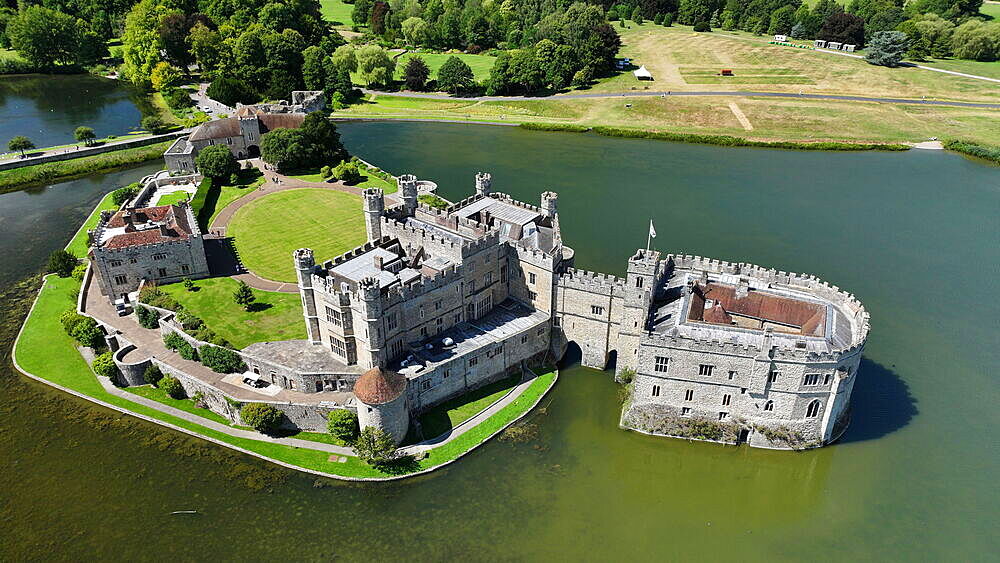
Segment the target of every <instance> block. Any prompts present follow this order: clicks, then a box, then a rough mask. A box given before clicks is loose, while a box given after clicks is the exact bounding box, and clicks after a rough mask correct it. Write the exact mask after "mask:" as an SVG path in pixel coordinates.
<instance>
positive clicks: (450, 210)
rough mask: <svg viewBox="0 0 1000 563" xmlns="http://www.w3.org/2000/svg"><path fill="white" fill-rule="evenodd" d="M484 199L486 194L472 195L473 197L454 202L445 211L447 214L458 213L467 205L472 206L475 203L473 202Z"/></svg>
mask: <svg viewBox="0 0 1000 563" xmlns="http://www.w3.org/2000/svg"><path fill="white" fill-rule="evenodd" d="M484 197H486V194H473V195H470V196H469V197H467V198H465V199H461V200H459V201H456V202H455V203H453V204H451V205H449V206H448V208H447V209H445V211H446V212H448V213H454V212H455V211H458V210H459V209H461V208H463V207H466V206H467V205H471V204H473V203H475V202H477V201H479V200H481V199H483V198H484Z"/></svg>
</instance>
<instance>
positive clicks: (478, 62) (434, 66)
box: [396, 53, 497, 82]
mask: <svg viewBox="0 0 1000 563" xmlns="http://www.w3.org/2000/svg"><path fill="white" fill-rule="evenodd" d="M413 56H420V57H421V58H423V59H424V62H425V63H427V66H428V67H430V69H431V79H433V80H436V79H437V71H438V69H439V68H441V65H443V64H444V62H445V61H447V60H448V59H450V58H451V57H458V58H460V59H462V61H464V62H465V64H467V65H469V68H471V69H472V74H473V76H475V78H476V82H482V81H484V80H486V79H487V78H489V77H490V70H492V69H493V63H495V62H496V60H497V58H496V57H490V56H488V55H466V54H448V53H405V54H403V55H402V56H400V57H399V58H398V59H396V78H397V79H399V80H402V79H403V69H404V68H405V67H406V61H407V59H409V58H410V57H413Z"/></svg>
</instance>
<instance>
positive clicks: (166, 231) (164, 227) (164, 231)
mask: <svg viewBox="0 0 1000 563" xmlns="http://www.w3.org/2000/svg"><path fill="white" fill-rule="evenodd" d="M160 236H164V237H169V236H170V229H168V228H167V224H166V223H160Z"/></svg>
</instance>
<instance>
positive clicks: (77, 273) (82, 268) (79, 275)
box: [73, 263, 87, 281]
mask: <svg viewBox="0 0 1000 563" xmlns="http://www.w3.org/2000/svg"><path fill="white" fill-rule="evenodd" d="M85 275H87V264H86V263H82V264H77V265H76V267H75V268H73V279H75V280H76V281H83V276H85Z"/></svg>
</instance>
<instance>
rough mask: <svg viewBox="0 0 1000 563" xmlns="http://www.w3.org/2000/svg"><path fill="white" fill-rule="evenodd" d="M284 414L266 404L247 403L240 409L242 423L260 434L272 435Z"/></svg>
mask: <svg viewBox="0 0 1000 563" xmlns="http://www.w3.org/2000/svg"><path fill="white" fill-rule="evenodd" d="M283 416H285V413H283V412H281V411H280V410H278V409H276V408H274V407H273V406H271V405H268V404H266V403H247V404H245V405H243V408H241V409H240V418H241V419H243V423H244V424H246V425H248V426H250V427H251V428H253V429H254V430H256V431H257V432H260V433H262V434H273V433H274V432H275V431H276V430H277V429H278V427H279V426H280V425H281V418H282V417H283Z"/></svg>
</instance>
